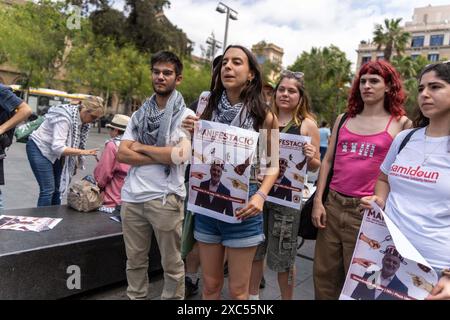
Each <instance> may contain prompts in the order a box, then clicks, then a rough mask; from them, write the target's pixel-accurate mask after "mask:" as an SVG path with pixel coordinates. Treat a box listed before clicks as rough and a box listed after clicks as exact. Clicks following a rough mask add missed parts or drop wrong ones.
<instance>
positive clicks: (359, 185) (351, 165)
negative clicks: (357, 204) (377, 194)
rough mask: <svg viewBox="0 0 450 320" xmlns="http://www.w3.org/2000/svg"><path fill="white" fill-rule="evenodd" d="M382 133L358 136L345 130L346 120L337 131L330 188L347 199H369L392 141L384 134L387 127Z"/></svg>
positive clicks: (386, 133) (386, 132) (389, 136)
mask: <svg viewBox="0 0 450 320" xmlns="http://www.w3.org/2000/svg"><path fill="white" fill-rule="evenodd" d="M392 119H393V117H391V118H390V119H389V122H388V124H387V126H386V128H385V129H384V131H383V132H380V133H376V134H370V135H360V134H356V133H353V132H351V131H350V130H348V129H347V122H348V120H349V119H347V120H346V121H345V123H344V125H343V126H342V128H341V130H340V131H339V137H338V144H337V146H336V159H335V161H334V174H333V179H332V180H331V183H330V188H331V189H332V190H334V191H337V192H339V193H342V194H344V195H347V196H351V197H357V198H360V197H364V196H370V195H372V194H373V192H374V191H375V184H376V181H377V178H378V175H379V174H380V166H381V163H382V162H383V160H384V158H385V156H386V154H387V152H388V151H389V147H390V146H391V143H392V141H393V139H392V137H391V135H390V134H389V133H388V131H387V130H388V128H389V125H390V124H391V121H392Z"/></svg>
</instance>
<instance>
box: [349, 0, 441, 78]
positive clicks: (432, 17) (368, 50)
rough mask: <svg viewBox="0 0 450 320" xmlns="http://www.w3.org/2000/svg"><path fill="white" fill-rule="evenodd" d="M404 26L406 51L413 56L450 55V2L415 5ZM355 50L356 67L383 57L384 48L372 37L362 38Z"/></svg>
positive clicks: (436, 58)
mask: <svg viewBox="0 0 450 320" xmlns="http://www.w3.org/2000/svg"><path fill="white" fill-rule="evenodd" d="M403 30H404V31H407V32H409V33H410V34H411V38H410V42H409V44H408V45H407V47H406V50H405V54H406V55H409V56H411V57H412V58H413V59H414V58H417V57H418V56H423V57H425V58H427V59H428V60H429V61H430V62H436V61H440V60H446V59H449V58H450V5H445V6H431V5H429V6H427V7H422V8H415V9H414V15H413V19H412V21H408V22H406V23H405V26H404V27H403ZM357 53H358V60H357V69H359V67H360V66H361V65H362V64H364V63H366V62H368V61H371V60H376V59H380V58H383V51H381V50H377V45H376V44H374V43H373V42H371V41H361V43H360V44H359V47H358V50H357ZM393 55H396V52H395V51H394V52H393Z"/></svg>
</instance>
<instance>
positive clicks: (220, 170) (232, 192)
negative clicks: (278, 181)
mask: <svg viewBox="0 0 450 320" xmlns="http://www.w3.org/2000/svg"><path fill="white" fill-rule="evenodd" d="M258 136H259V134H258V133H257V132H253V131H250V130H244V129H241V128H237V127H232V126H228V125H225V124H221V123H216V122H210V121H200V122H199V125H198V127H196V128H195V130H194V139H193V147H194V155H193V158H192V164H191V171H190V175H189V203H188V210H190V211H192V212H195V213H200V214H204V215H207V216H209V217H213V218H216V219H219V220H222V221H226V222H230V223H239V222H240V220H238V219H237V218H236V217H235V213H236V211H237V210H239V209H241V208H243V207H245V206H246V204H247V201H248V192H249V181H250V164H251V163H252V161H253V156H254V154H255V152H256V146H257V142H258Z"/></svg>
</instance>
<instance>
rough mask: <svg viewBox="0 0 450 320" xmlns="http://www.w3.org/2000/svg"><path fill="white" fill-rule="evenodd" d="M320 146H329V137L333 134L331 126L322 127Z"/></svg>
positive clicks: (320, 130)
mask: <svg viewBox="0 0 450 320" xmlns="http://www.w3.org/2000/svg"><path fill="white" fill-rule="evenodd" d="M319 133H320V146H321V147H327V146H328V138H329V137H330V136H331V131H330V128H325V127H323V128H320V129H319Z"/></svg>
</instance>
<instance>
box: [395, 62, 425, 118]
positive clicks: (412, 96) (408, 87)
mask: <svg viewBox="0 0 450 320" xmlns="http://www.w3.org/2000/svg"><path fill="white" fill-rule="evenodd" d="M429 63H430V62H429V61H428V60H427V59H426V58H425V57H423V56H419V57H417V58H416V59H413V58H412V57H407V56H402V57H399V56H397V57H394V58H393V59H392V65H393V66H394V67H395V68H396V69H397V70H398V72H399V73H400V74H401V76H402V79H403V86H404V89H405V91H406V94H407V99H406V102H405V109H406V111H407V113H408V116H409V117H410V118H412V117H413V115H414V110H415V109H416V107H417V94H418V89H417V88H418V84H417V77H418V76H419V74H420V72H421V71H422V69H423V68H424V67H425V66H426V65H427V64H429Z"/></svg>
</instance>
